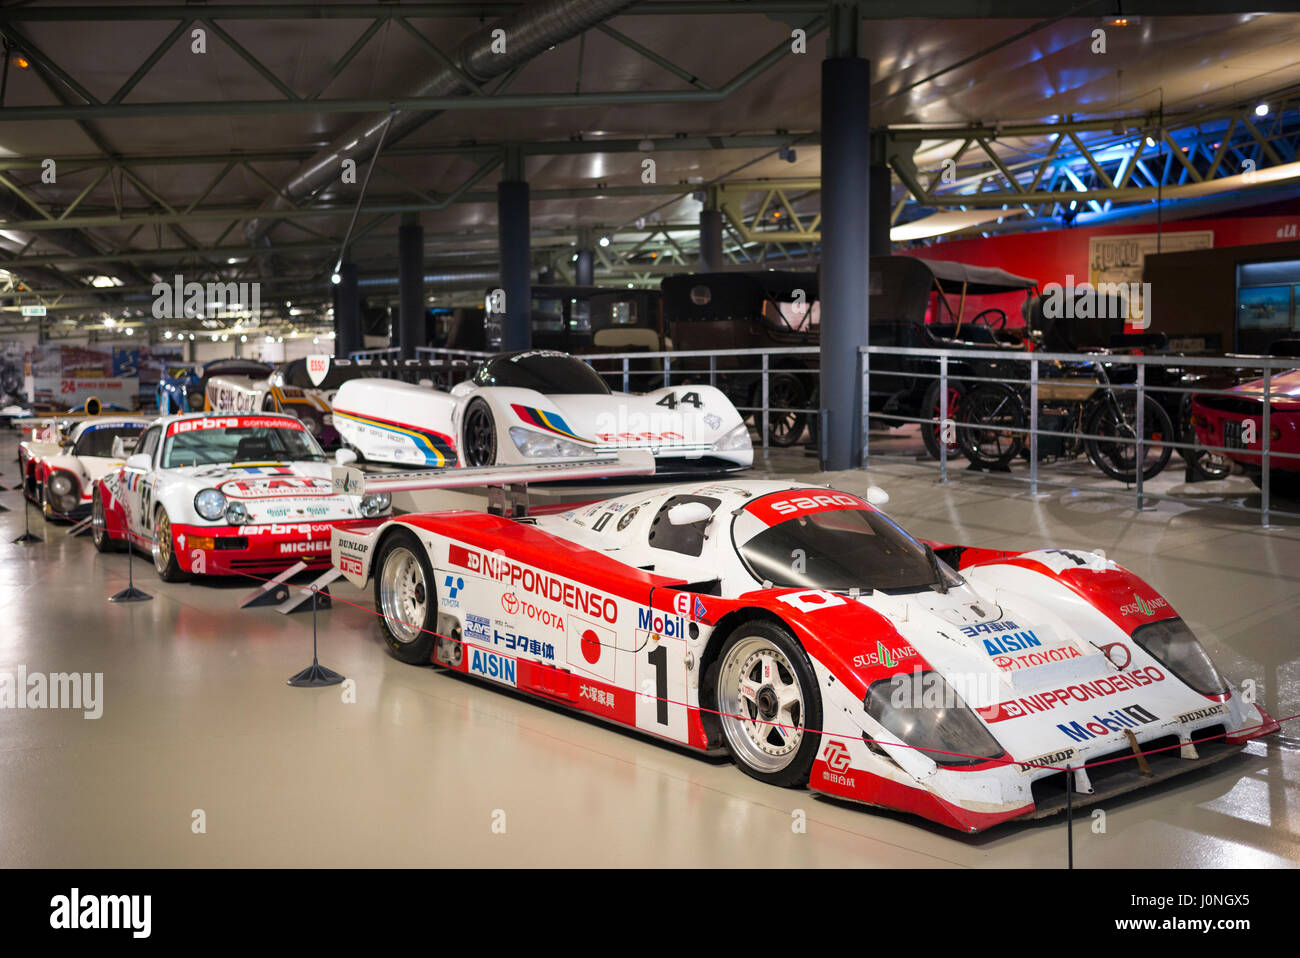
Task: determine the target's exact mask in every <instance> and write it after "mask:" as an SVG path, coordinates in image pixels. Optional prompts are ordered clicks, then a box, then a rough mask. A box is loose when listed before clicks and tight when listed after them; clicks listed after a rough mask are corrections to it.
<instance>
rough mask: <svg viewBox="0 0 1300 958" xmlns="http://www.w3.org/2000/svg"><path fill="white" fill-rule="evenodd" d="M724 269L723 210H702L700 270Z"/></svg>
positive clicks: (715, 270) (711, 271)
mask: <svg viewBox="0 0 1300 958" xmlns="http://www.w3.org/2000/svg"><path fill="white" fill-rule="evenodd" d="M721 269H722V211H721V210H715V209H702V210H700V272H701V273H716V272H718V271H720V270H721Z"/></svg>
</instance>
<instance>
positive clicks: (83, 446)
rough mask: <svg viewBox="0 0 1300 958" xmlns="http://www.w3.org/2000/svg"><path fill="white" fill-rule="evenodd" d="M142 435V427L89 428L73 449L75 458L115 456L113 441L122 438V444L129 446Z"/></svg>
mask: <svg viewBox="0 0 1300 958" xmlns="http://www.w3.org/2000/svg"><path fill="white" fill-rule="evenodd" d="M139 435H140V427H139V426H138V425H136V426H89V427H87V428H86V429H85V431H83V432H82V434H81V435H80V436H79V437H78V438H77V444H76V445H75V446H73V447H72V454H73V455H74V456H99V457H103V458H107V457H109V456H111V455H113V440H114V439H117V438H118V437H121V439H122V442H123V443H126V444H128V445H127V448H130V446H129V443H130V442H131V440H133V439H136V438H137V437H138V436H139Z"/></svg>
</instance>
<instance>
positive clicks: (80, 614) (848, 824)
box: [0, 431, 1300, 868]
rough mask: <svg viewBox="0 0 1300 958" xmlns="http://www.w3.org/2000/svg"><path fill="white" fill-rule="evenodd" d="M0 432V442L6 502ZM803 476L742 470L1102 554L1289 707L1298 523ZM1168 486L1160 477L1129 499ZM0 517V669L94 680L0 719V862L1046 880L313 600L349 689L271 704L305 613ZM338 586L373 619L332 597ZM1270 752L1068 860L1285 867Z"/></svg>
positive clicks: (965, 526) (981, 484)
mask: <svg viewBox="0 0 1300 958" xmlns="http://www.w3.org/2000/svg"><path fill="white" fill-rule="evenodd" d="M15 442H16V439H15V434H14V433H13V432H8V431H6V432H0V470H3V471H2V472H0V484H3V485H5V486H6V487H8V486H12V485H14V484H15V483H16V481H17V480H16V477H15V471H14V448H15ZM813 462H814V461H813V460H811V459H808V458H806V457H804V456H802V455H801V454H798V453H794V452H786V453H781V454H779V455H773V457H772V458H771V459H770V460H769V461H768V463H767V464H766V465H765V466H764V467H763V468H761V469H760V470H759V472H767V473H771V474H778V475H791V474H799V475H801V476H803V477H805V478H808V479H810V480H818V481H825V482H830V483H832V484H834V485H838V486H840V487H842V488H845V489H848V490H851V491H852V490H858V491H861V490H862V489H864V488H865V486H866V485H867V484H868V480H870V482H872V483H874V484H877V485H880V486H882V487H884V488H885V489H886V490H887V491H888V492H889V493H890V495H891V496H892V502H891V504H890V505H889V506H888V507H887V509H888V511H889V512H890V514H891V515H893V516H894V517H895V518H896V519H898V520H899V521H900V522H901V523H902V524H903V526H904V527H905V528H907V529H909V530H910V531H911V532H913V533H916V534H918V535H923V536H928V537H933V538H936V539H946V540H948V541H953V542H963V543H970V544H977V545H982V546H990V547H1005V548H1010V547H1017V548H1032V547H1037V546H1042V545H1061V546H1075V547H1087V548H1094V549H1095V548H1100V549H1104V550H1105V552H1106V553H1107V555H1109V556H1111V557H1112V558H1115V559H1117V560H1118V561H1120V562H1122V563H1123V564H1125V565H1127V566H1129V567H1130V568H1132V569H1134V570H1135V571H1137V572H1138V573H1139V574H1141V575H1143V576H1144V577H1146V578H1147V579H1148V580H1149V581H1151V582H1152V584H1153V585H1155V586H1156V587H1157V588H1159V589H1161V590H1162V591H1163V592H1164V594H1165V595H1167V596H1168V597H1169V598H1170V599H1171V600H1172V601H1173V603H1174V605H1175V606H1176V607H1177V608H1178V609H1179V610H1180V612H1181V613H1182V614H1183V616H1184V617H1185V618H1186V619H1187V620H1188V621H1189V622H1190V624H1191V625H1192V627H1193V628H1194V629H1195V630H1196V631H1197V632H1198V634H1199V635H1200V636H1201V637H1202V639H1203V640H1204V641H1205V643H1206V645H1207V646H1208V648H1209V649H1210V652H1211V654H1212V655H1213V656H1214V658H1215V659H1216V661H1217V662H1218V663H1219V665H1220V666H1221V667H1222V668H1223V669H1224V671H1225V672H1227V673H1228V675H1229V676H1231V677H1232V678H1233V679H1234V680H1236V681H1238V682H1240V681H1241V680H1243V679H1246V678H1254V679H1255V680H1256V681H1257V683H1258V685H1259V689H1260V698H1261V701H1262V703H1263V704H1264V706H1265V708H1266V709H1267V710H1268V711H1269V712H1270V713H1271V714H1273V715H1274V716H1277V717H1282V716H1289V715H1293V714H1295V713H1297V712H1300V641H1298V638H1300V637H1298V630H1297V621H1298V620H1300V588H1297V583H1298V582H1300V520H1284V519H1279V520H1277V523H1276V527H1275V528H1273V529H1271V530H1268V531H1260V530H1259V528H1258V525H1257V522H1258V520H1257V519H1254V518H1253V517H1251V516H1248V515H1245V514H1243V513H1236V512H1227V511H1225V510H1222V509H1219V508H1216V507H1214V506H1213V505H1203V506H1202V505H1184V504H1172V503H1163V504H1161V505H1160V506H1159V507H1158V508H1157V509H1155V510H1152V511H1146V512H1141V513H1138V512H1136V511H1135V510H1134V509H1133V500H1132V497H1131V496H1130V495H1125V494H1124V491H1123V489H1122V488H1121V487H1119V486H1117V485H1115V484H1103V483H1101V482H1100V481H1098V482H1096V483H1095V484H1094V485H1093V486H1092V487H1091V488H1090V489H1088V490H1086V491H1080V492H1074V493H1072V492H1068V491H1060V490H1057V491H1054V492H1052V493H1051V494H1050V495H1048V496H1047V497H1045V498H1042V499H1039V500H1034V499H1031V498H1030V497H1028V496H1027V495H1026V489H1025V488H1024V486H1023V485H1021V484H1017V483H1013V482H1009V481H1008V480H1006V479H1004V478H994V477H988V476H978V475H969V474H966V473H964V472H961V471H958V470H954V473H953V476H954V481H952V482H949V483H947V484H943V485H941V484H940V483H938V482H937V473H936V467H935V465H934V464H933V463H918V462H912V461H908V460H907V459H893V460H890V461H887V462H886V461H884V460H880V461H877V462H876V463H874V464H873V467H872V469H871V471H870V473H869V474H867V473H860V472H853V473H842V474H836V475H831V476H822V475H818V474H814V473H813V471H812V470H813V469H814V465H813ZM1180 476H1181V473H1180V472H1176V470H1174V469H1170V470H1168V471H1167V473H1166V475H1164V476H1162V477H1160V480H1158V482H1157V488H1159V489H1165V490H1168V489H1170V488H1172V487H1173V486H1174V484H1175V483H1176V482H1177V481H1179V479H1180ZM1201 488H1202V487H1192V489H1193V490H1194V491H1195V490H1199V489H1201ZM1198 494H1199V493H1198ZM1206 495H1208V496H1209V497H1210V498H1214V494H1213V489H1211V492H1210V493H1206ZM0 503H3V504H4V505H6V506H8V507H9V509H10V511H9V512H6V513H0V608H2V609H3V622H4V625H3V627H0V670H15V669H17V668H18V667H19V666H26V668H27V669H28V670H29V671H46V672H58V671H77V672H102V673H103V674H104V689H103V701H104V708H103V716H102V717H101V718H99V719H98V720H93V721H91V720H85V719H83V717H82V714H81V713H80V712H73V711H47V710H39V711H38V710H24V711H17V710H14V711H10V710H5V711H4V712H0V808H3V809H4V814H3V815H0V863H3V864H4V865H8V866H72V865H80V866H235V865H254V866H275V865H308V866H310V865H331V866H335V865H336V866H348V865H352V866H380V865H397V866H447V865H450V866H491V865H525V866H542V865H561V866H564V865H649V866H695V865H708V866H828V865H829V866H854V865H872V866H882V865H887V866H947V865H955V866H983V867H990V866H993V867H998V866H1043V867H1064V864H1065V853H1066V832H1065V829H1064V824H1063V820H1062V819H1060V818H1055V819H1051V820H1049V821H1047V822H1046V823H1038V824H1029V825H1025V824H1015V823H1012V824H1009V825H1004V826H1000V827H998V828H996V829H994V830H992V831H990V832H988V833H985V834H983V835H980V836H976V837H963V836H961V835H957V834H955V833H952V832H950V831H948V830H945V829H941V828H939V827H937V826H930V825H927V824H926V823H924V822H921V821H920V820H917V819H912V818H909V817H906V816H902V815H895V814H891V813H886V812H881V811H876V810H869V809H864V808H860V807H855V806H851V805H847V804H840V803H836V802H832V801H829V800H825V799H821V798H818V797H815V796H814V795H812V794H811V793H808V792H804V791H793V790H780V789H775V788H771V787H767V786H764V785H762V784H759V783H758V782H755V781H753V780H751V779H749V778H747V777H746V776H745V775H743V774H741V773H740V772H739V771H738V770H737V769H736V768H734V767H732V766H731V765H730V764H729V763H728V762H726V761H721V760H705V759H701V758H697V757H694V756H692V755H690V754H686V753H683V752H679V751H676V750H674V749H671V748H667V747H664V746H662V745H659V744H656V743H654V742H651V741H647V740H644V739H642V738H639V737H637V736H635V735H631V734H623V733H620V732H617V731H613V730H611V729H610V728H609V727H607V726H604V725H601V724H597V723H595V722H592V721H587V720H584V719H581V718H575V717H573V716H571V715H569V714H568V713H566V712H563V711H560V710H558V709H549V708H545V707H539V706H538V705H536V704H533V703H531V702H528V701H524V700H522V699H519V698H516V697H514V696H512V695H510V694H506V693H503V692H498V691H495V690H493V689H490V688H485V687H482V686H479V685H474V684H470V683H469V682H467V681H463V680H459V679H456V678H453V677H449V676H447V675H445V674H438V673H435V672H433V671H432V670H430V669H418V668H412V667H410V666H405V665H402V664H400V663H398V662H397V661H395V660H394V659H393V658H392V657H391V656H389V655H388V654H387V653H386V651H385V649H384V647H383V645H382V643H381V640H380V638H379V635H378V629H379V626H378V624H377V619H376V618H375V617H374V616H373V615H372V614H371V613H370V612H367V611H363V610H361V609H358V608H356V607H353V606H349V605H345V604H342V603H340V604H338V605H336V606H335V607H334V608H333V609H332V610H329V611H326V612H323V613H321V616H320V623H321V634H320V643H321V660H322V662H323V664H325V665H328V666H330V667H331V668H334V669H336V670H338V671H340V672H342V673H343V674H345V675H346V676H348V677H349V678H351V679H353V680H355V683H356V701H355V703H347V702H345V701H343V696H342V694H341V692H340V689H339V688H337V687H335V688H327V689H294V688H288V687H286V685H285V679H286V678H288V677H289V676H290V675H292V674H293V673H295V672H297V671H298V670H299V669H300V668H302V667H304V666H306V665H308V664H310V661H311V617H310V615H294V616H282V615H279V614H277V613H276V612H274V611H272V610H270V609H260V610H251V611H243V612H241V611H238V610H237V609H236V603H237V600H238V599H239V598H240V596H242V595H243V594H244V593H245V592H247V591H248V590H249V588H250V583H249V582H247V581H242V580H240V581H230V582H219V583H216V584H203V585H167V584H164V583H162V582H160V581H159V580H158V578H157V577H156V576H155V575H154V573H153V570H152V567H151V565H150V564H149V562H148V561H147V560H144V559H137V560H136V565H135V573H136V582H137V585H139V586H142V587H143V588H144V589H145V590H147V591H148V592H150V593H151V594H152V595H153V596H154V599H153V601H150V602H144V603H139V604H135V605H111V604H109V603H108V602H107V601H106V598H107V596H108V595H109V594H111V593H113V592H116V591H117V590H119V589H121V588H122V587H123V586H125V584H126V581H127V561H128V560H127V557H126V556H125V555H104V556H101V555H98V554H97V553H96V552H95V551H94V548H93V547H92V545H91V543H90V541H89V537H88V536H87V537H82V538H71V537H69V536H67V535H66V534H65V527H62V526H53V525H51V526H47V525H45V524H44V523H43V522H41V521H40V519H39V518H38V517H36V515H35V513H33V529H34V531H35V532H36V533H37V534H38V535H40V536H42V537H43V538H44V542H42V543H37V544H33V545H27V546H23V545H14V544H11V542H10V540H12V539H13V538H14V537H15V536H17V535H18V534H19V533H20V532H21V531H22V527H23V514H22V498H21V494H20V493H19V492H17V491H8V492H3V493H0ZM337 594H338V595H339V596H340V597H341V598H344V599H348V600H352V601H356V602H360V603H363V604H365V605H367V606H371V605H372V601H371V596H370V595H369V594H361V593H360V592H358V591H357V590H354V589H352V588H350V587H348V586H344V587H343V588H341V589H338V591H337ZM1297 743H1300V722H1293V723H1289V724H1288V725H1287V726H1285V728H1284V732H1283V736H1282V737H1274V738H1272V739H1270V740H1268V741H1266V742H1265V743H1262V744H1261V743H1255V744H1252V745H1251V746H1249V747H1248V749H1247V750H1246V752H1245V753H1244V754H1243V755H1241V756H1240V757H1238V758H1234V759H1232V760H1229V761H1227V762H1224V763H1221V764H1219V765H1217V766H1214V767H1212V768H1209V769H1205V770H1203V771H1202V772H1199V773H1193V774H1191V775H1188V776H1184V777H1182V778H1180V779H1177V780H1175V781H1174V782H1172V783H1167V784H1164V785H1160V786H1156V787H1154V788H1152V789H1150V790H1148V791H1145V792H1143V793H1140V794H1137V795H1135V796H1133V795H1131V796H1129V797H1127V798H1125V799H1123V800H1120V801H1115V802H1109V803H1107V804H1106V806H1105V808H1106V812H1107V815H1106V821H1105V831H1104V833H1101V834H1096V833H1094V831H1093V827H1092V825H1093V822H1092V819H1090V818H1086V817H1084V818H1081V819H1080V820H1078V821H1076V823H1075V829H1074V833H1075V834H1074V852H1075V863H1076V865H1078V866H1080V867H1093V866H1107V867H1117V866H1120V867H1122V866H1156V867H1170V868H1207V867H1236V866H1290V865H1294V864H1295V863H1296V862H1297V861H1300V751H1297ZM799 809H802V810H803V811H804V812H805V813H806V821H807V824H806V832H802V833H801V832H798V831H796V830H795V829H792V827H791V826H792V822H793V821H794V820H795V815H794V813H795V811H796V810H799ZM196 810H202V821H203V823H204V830H203V831H202V832H201V833H196V831H195V829H194V827H192V823H193V822H194V821H195V820H196V818H195V815H196Z"/></svg>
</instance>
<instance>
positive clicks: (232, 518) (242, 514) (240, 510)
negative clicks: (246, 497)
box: [214, 490, 248, 526]
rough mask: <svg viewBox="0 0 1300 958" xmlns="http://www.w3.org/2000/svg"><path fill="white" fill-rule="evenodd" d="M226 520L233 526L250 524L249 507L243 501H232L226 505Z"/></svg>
mask: <svg viewBox="0 0 1300 958" xmlns="http://www.w3.org/2000/svg"><path fill="white" fill-rule="evenodd" d="M214 491H215V490H214ZM226 521H227V522H229V523H230V524H231V525H232V526H246V525H248V507H247V506H245V505H244V504H243V503H242V502H232V503H230V504H229V505H228V506H226Z"/></svg>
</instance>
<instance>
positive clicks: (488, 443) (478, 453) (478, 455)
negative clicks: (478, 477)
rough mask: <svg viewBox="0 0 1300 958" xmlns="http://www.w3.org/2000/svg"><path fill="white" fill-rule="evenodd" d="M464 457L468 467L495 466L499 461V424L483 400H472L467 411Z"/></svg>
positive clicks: (463, 430) (464, 430)
mask: <svg viewBox="0 0 1300 958" xmlns="http://www.w3.org/2000/svg"><path fill="white" fill-rule="evenodd" d="M462 432H463V434H464V446H463V449H464V453H463V455H464V457H465V465H467V466H494V465H496V461H497V423H496V418H495V417H494V416H493V415H492V409H491V407H490V406H488V404H487V401H486V400H483V399H471V400H470V402H469V408H467V409H466V410H465V424H464V427H463V429H462Z"/></svg>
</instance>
